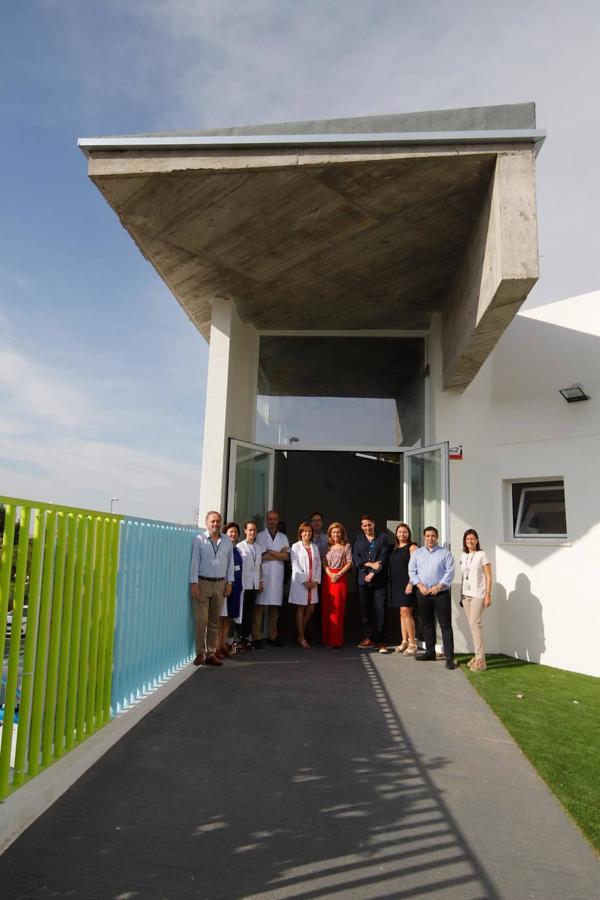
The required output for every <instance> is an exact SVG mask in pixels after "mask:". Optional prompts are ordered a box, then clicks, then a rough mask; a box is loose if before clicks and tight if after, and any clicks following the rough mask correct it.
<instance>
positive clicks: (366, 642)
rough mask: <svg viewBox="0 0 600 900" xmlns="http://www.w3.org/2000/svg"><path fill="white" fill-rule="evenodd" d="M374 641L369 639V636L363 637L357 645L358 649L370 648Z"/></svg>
mask: <svg viewBox="0 0 600 900" xmlns="http://www.w3.org/2000/svg"><path fill="white" fill-rule="evenodd" d="M374 646H375V643H374V642H373V641H372V640H371V638H365V639H364V641H361V642H360V644H359V645H358V647H359V649H360V650H370V649H371V647H374Z"/></svg>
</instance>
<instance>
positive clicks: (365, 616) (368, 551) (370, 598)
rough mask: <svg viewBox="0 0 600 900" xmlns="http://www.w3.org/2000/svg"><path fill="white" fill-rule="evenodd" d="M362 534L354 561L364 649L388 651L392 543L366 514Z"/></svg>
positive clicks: (355, 542) (361, 523) (358, 538)
mask: <svg viewBox="0 0 600 900" xmlns="http://www.w3.org/2000/svg"><path fill="white" fill-rule="evenodd" d="M360 527H361V529H362V534H359V535H358V537H357V538H356V540H355V541H354V547H353V550H352V561H353V563H354V565H355V567H356V574H357V576H358V604H359V606H360V615H361V618H362V623H363V631H364V637H363V639H362V641H361V642H360V644H359V645H358V646H359V647H360V649H361V650H371V649H373V648H377V649H378V650H379V652H380V653H387V647H386V645H385V643H384V641H383V623H384V620H385V602H386V598H387V577H388V576H387V565H388V556H389V553H390V545H389V543H388V539H387V537H386V536H385V534H377V533H376V532H375V520H374V518H373V516H371V515H364V516H362V517H361V520H360Z"/></svg>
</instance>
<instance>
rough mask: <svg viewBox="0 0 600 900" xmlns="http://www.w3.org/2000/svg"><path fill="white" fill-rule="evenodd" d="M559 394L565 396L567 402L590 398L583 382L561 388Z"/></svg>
mask: <svg viewBox="0 0 600 900" xmlns="http://www.w3.org/2000/svg"><path fill="white" fill-rule="evenodd" d="M559 394H561V395H562V396H563V397H564V398H565V400H566V401H567V403H579V402H580V401H581V400H589V399H590V398H589V395H588V394H586V392H585V391H584V389H583V385H582V384H572V385H571V387H568V388H561V389H560V390H559Z"/></svg>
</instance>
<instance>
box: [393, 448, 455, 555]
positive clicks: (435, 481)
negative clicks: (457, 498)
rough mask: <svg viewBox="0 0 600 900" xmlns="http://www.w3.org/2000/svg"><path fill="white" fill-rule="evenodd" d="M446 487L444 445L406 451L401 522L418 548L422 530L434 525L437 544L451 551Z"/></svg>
mask: <svg viewBox="0 0 600 900" xmlns="http://www.w3.org/2000/svg"><path fill="white" fill-rule="evenodd" d="M448 487H449V485H448V443H447V442H444V443H442V444H431V445H430V446H429V447H421V448H420V449H419V450H407V451H405V453H404V518H405V521H406V522H407V523H408V524H409V525H410V527H411V529H412V533H413V537H414V539H415V540H416V541H417V542H418V543H419V544H421V543H422V542H423V529H424V528H426V527H427V526H428V525H435V527H436V528H437V529H438V531H439V533H440V538H439V543H440V544H442V545H443V546H444V547H448V548H450V519H449V511H450V510H449V503H448V500H449V496H448Z"/></svg>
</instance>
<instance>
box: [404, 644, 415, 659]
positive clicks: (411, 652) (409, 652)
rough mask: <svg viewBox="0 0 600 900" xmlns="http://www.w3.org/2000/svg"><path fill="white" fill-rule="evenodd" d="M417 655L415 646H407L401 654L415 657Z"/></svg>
mask: <svg viewBox="0 0 600 900" xmlns="http://www.w3.org/2000/svg"><path fill="white" fill-rule="evenodd" d="M416 655H417V645H416V644H410V643H409V644H408V646H407V648H406V650H405V651H404V653H403V654H402V656H416Z"/></svg>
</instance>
